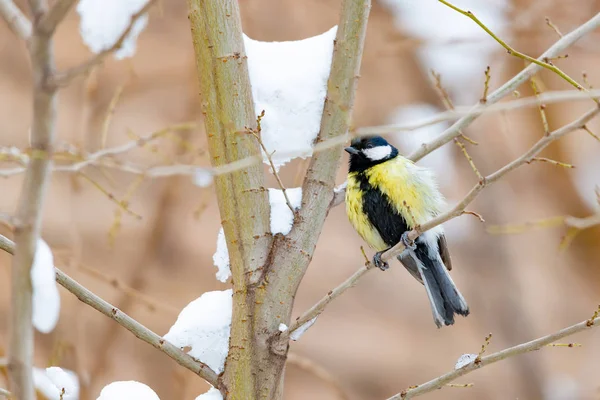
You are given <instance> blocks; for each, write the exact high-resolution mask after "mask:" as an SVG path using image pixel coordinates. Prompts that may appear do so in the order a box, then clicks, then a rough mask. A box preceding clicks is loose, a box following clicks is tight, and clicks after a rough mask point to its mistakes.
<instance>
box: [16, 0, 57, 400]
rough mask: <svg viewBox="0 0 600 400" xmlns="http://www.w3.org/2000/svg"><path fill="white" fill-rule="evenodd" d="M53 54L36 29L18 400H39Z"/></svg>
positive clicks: (23, 202)
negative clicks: (36, 374) (37, 261)
mask: <svg viewBox="0 0 600 400" xmlns="http://www.w3.org/2000/svg"><path fill="white" fill-rule="evenodd" d="M30 6H31V9H32V12H33V14H34V15H35V16H36V17H40V16H42V15H43V13H44V12H45V11H46V4H45V2H43V1H34V0H31V1H30ZM38 21H39V20H38ZM52 48H53V45H52V36H51V35H48V34H46V33H44V32H41V31H40V30H39V29H37V26H34V27H33V32H32V35H31V38H30V39H29V56H30V59H31V65H32V72H33V112H32V114H33V121H32V124H31V135H30V141H31V156H30V161H29V163H28V165H27V170H26V172H25V179H24V182H23V186H22V188H21V194H20V196H19V201H18V208H17V212H16V218H15V242H16V252H15V257H14V258H13V263H12V274H11V297H12V304H11V324H10V344H9V369H10V372H11V373H10V388H11V390H12V391H13V392H14V394H15V397H16V398H18V399H19V400H33V399H34V396H35V393H34V389H33V377H32V361H33V326H32V322H31V321H32V288H31V267H32V265H33V259H34V254H35V251H36V248H37V243H38V239H39V237H40V230H41V223H42V210H43V203H44V198H45V194H46V188H47V186H48V181H49V179H48V178H49V174H50V171H51V165H52V146H53V141H54V131H55V125H56V91H55V90H54V89H53V88H52V87H51V86H49V85H48V77H49V76H51V75H52V73H53V72H54V68H55V66H54V54H53V50H52Z"/></svg>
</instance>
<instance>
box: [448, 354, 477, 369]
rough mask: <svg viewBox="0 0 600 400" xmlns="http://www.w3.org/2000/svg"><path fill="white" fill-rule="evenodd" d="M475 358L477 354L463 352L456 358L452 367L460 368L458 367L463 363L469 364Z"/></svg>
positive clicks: (463, 364)
mask: <svg viewBox="0 0 600 400" xmlns="http://www.w3.org/2000/svg"><path fill="white" fill-rule="evenodd" d="M476 358H477V354H463V355H462V356H460V357H458V360H456V364H455V365H454V369H460V368H462V367H464V366H465V365H469V364H471V363H472V362H473V361H475V359H476Z"/></svg>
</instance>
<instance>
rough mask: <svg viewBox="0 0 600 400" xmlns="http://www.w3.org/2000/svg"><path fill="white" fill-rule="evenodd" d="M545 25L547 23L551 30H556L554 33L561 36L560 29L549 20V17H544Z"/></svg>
mask: <svg viewBox="0 0 600 400" xmlns="http://www.w3.org/2000/svg"><path fill="white" fill-rule="evenodd" d="M546 25H548V26H549V27H550V28H552V30H554V32H556V34H557V35H558V36H559V37H563V34H562V32H561V31H560V29H558V26H556V25H554V24H553V23H552V21H550V18H548V17H546Z"/></svg>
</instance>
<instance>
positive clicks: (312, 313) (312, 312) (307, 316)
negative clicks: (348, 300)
mask: <svg viewBox="0 0 600 400" xmlns="http://www.w3.org/2000/svg"><path fill="white" fill-rule="evenodd" d="M361 251H362V252H363V255H365V252H364V249H363V248H362V247H361ZM365 260H366V261H365V265H364V266H363V267H362V268H360V269H359V270H358V271H356V272H355V273H354V274H353V275H352V276H350V277H349V278H348V279H346V280H345V281H344V282H342V284H341V285H339V286H338V287H336V288H335V289H333V290H330V291H329V293H327V295H326V296H325V297H323V298H322V299H321V300H319V302H318V303H317V304H315V305H314V306H312V307H311V308H310V309H308V310H307V311H305V312H304V314H302V316H300V317H298V318H297V319H296V321H294V323H293V324H291V326H290V328H289V329H288V331H287V335H289V334H291V333H292V332H294V331H295V330H296V329H298V328H299V327H301V326H302V325H304V324H305V323H307V322H308V321H310V320H311V319H313V318H315V317H318V316H319V315H321V313H322V312H323V311H324V310H325V307H327V305H328V304H329V303H331V302H332V301H333V300H335V299H336V298H338V297H339V296H340V295H341V294H342V293H344V292H345V291H346V290H348V289H350V288H353V287H354V286H356V284H357V283H358V281H359V280H360V278H362V277H363V275H365V274H366V273H367V272H368V271H369V270H371V269H373V267H374V265H373V264H372V263H371V262H370V261H369V259H368V258H367V257H366V255H365Z"/></svg>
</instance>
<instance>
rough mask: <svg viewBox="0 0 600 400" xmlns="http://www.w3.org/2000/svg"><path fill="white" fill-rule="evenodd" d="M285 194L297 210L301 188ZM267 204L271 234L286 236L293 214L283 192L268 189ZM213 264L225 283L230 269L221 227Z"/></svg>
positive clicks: (300, 200) (218, 276) (219, 277)
mask: <svg viewBox="0 0 600 400" xmlns="http://www.w3.org/2000/svg"><path fill="white" fill-rule="evenodd" d="M285 193H286V194H287V196H288V198H289V199H290V204H291V206H292V207H293V208H294V209H295V210H297V209H299V208H300V205H301V203H302V188H301V187H297V188H291V189H286V190H285ZM269 203H270V204H271V217H270V218H271V224H270V225H271V233H272V234H273V235H276V234H278V233H281V234H282V235H287V234H288V233H290V231H291V230H292V225H293V223H294V214H292V210H290V208H289V207H288V206H287V203H286V201H285V196H284V195H283V191H281V189H269ZM213 263H214V265H215V266H216V267H217V274H216V277H217V279H218V280H219V281H221V282H227V280H228V279H229V278H230V277H231V267H230V265H229V252H228V251H227V241H226V240H225V232H224V231H223V228H222V227H221V229H220V230H219V234H218V236H217V250H216V251H215V253H214V254H213Z"/></svg>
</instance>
